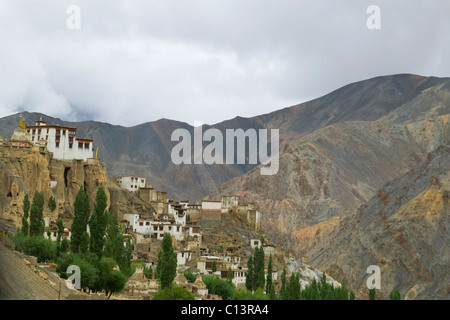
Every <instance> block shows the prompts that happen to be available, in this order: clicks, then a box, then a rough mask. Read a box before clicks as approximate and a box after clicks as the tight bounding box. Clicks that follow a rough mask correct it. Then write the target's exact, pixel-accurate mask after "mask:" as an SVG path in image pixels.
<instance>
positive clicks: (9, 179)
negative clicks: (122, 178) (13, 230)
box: [0, 146, 110, 227]
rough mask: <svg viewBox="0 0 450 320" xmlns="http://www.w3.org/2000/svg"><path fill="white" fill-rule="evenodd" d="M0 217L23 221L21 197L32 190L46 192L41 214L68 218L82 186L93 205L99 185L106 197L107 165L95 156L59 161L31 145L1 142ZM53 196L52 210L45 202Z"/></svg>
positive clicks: (17, 225)
mask: <svg viewBox="0 0 450 320" xmlns="http://www.w3.org/2000/svg"><path fill="white" fill-rule="evenodd" d="M0 181H1V182H2V183H0V219H2V220H3V221H5V222H9V224H10V225H11V224H13V225H15V226H16V227H19V226H21V225H22V216H23V199H24V197H25V195H26V194H28V195H29V197H30V201H32V198H33V195H34V192H35V191H36V190H37V191H43V192H44V196H45V205H44V213H43V215H44V218H45V217H48V218H50V220H53V221H56V219H57V218H58V216H60V217H63V218H65V220H66V221H65V223H67V222H70V218H71V217H72V215H73V203H74V201H75V197H76V194H77V192H78V190H79V189H80V186H81V187H83V188H84V189H85V190H86V191H87V192H88V193H89V196H90V203H91V208H93V205H94V201H95V195H96V192H97V189H98V187H99V186H104V187H105V189H106V194H107V196H108V200H109V197H110V196H109V191H108V188H107V178H106V168H105V166H104V165H103V164H101V163H100V162H99V161H98V160H95V159H90V160H88V161H87V162H83V161H81V160H73V161H61V160H56V159H53V158H52V155H51V153H48V152H46V151H44V150H42V149H41V150H39V148H37V147H33V148H32V149H19V148H10V147H6V146H0ZM50 196H53V197H54V198H55V200H56V203H57V208H56V210H55V211H54V212H53V213H52V212H51V211H50V209H49V208H48V206H47V202H48V199H49V198H50Z"/></svg>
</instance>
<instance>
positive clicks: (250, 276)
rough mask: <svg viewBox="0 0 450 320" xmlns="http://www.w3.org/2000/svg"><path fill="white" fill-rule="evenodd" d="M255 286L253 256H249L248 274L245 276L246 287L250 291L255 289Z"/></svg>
mask: <svg viewBox="0 0 450 320" xmlns="http://www.w3.org/2000/svg"><path fill="white" fill-rule="evenodd" d="M253 287H254V263H253V256H250V257H248V261H247V275H246V277H245V288H247V290H249V291H253Z"/></svg>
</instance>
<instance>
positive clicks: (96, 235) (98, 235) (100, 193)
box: [89, 186, 108, 258]
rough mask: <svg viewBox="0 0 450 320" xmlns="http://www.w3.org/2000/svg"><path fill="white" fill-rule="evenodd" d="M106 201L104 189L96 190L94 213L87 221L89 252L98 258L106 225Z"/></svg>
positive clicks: (101, 251) (101, 249)
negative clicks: (89, 236) (89, 235)
mask: <svg viewBox="0 0 450 320" xmlns="http://www.w3.org/2000/svg"><path fill="white" fill-rule="evenodd" d="M107 205H108V199H107V197H106V193H105V188H103V186H100V187H99V188H98V190H97V194H96V197H95V204H94V212H93V213H92V216H91V219H90V221H89V230H90V232H91V239H90V246H89V250H90V251H91V252H92V253H95V254H96V255H97V256H98V257H99V258H101V256H102V254H103V246H104V244H105V232H106V224H107V218H108V216H107V214H108V213H107V212H105V210H106V206H107Z"/></svg>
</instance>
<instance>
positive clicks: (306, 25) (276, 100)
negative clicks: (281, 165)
mask: <svg viewBox="0 0 450 320" xmlns="http://www.w3.org/2000/svg"><path fill="white" fill-rule="evenodd" d="M75 2H76V3H75ZM72 4H76V5H78V6H79V7H80V10H81V29H80V30H69V29H67V27H66V19H67V18H68V16H69V15H68V14H67V13H66V9H67V7H68V6H69V5H72ZM370 4H378V5H379V6H380V8H381V19H382V20H381V21H382V28H381V30H375V31H374V30H368V29H367V28H366V19H367V18H368V15H367V13H366V8H367V7H368V6H369V5H370ZM448 9H450V5H449V4H448V1H446V0H443V1H425V0H422V1H417V2H415V5H414V6H411V5H410V4H409V2H408V1H406V0H402V1H395V2H389V3H385V2H382V1H358V2H355V1H349V0H344V1H339V2H337V1H325V0H324V1H312V0H310V1H294V0H281V1H276V2H275V1H269V0H258V1H256V0H253V1H250V0H226V1H225V0H215V1H207V0H189V1H175V0H167V1H138V0H130V1H87V0H85V1H66V0H63V1H57V2H55V1H39V3H37V2H34V1H21V0H14V1H13V0H9V1H8V0H7V1H4V2H2V4H1V5H0V39H1V41H0V70H1V71H0V116H5V115H7V114H10V113H13V112H15V111H17V110H20V109H23V108H24V109H27V110H30V111H40V112H44V113H47V114H49V115H52V116H57V117H60V118H64V119H67V120H86V119H88V118H91V119H94V120H99V121H104V122H110V123H113V124H120V125H126V126H130V125H136V124H139V123H142V122H145V121H153V120H157V119H159V118H163V117H164V118H170V119H175V120H180V121H185V122H189V123H193V121H194V120H201V121H203V123H210V124H212V123H216V122H219V121H222V120H226V119H229V118H233V117H235V116H237V115H239V116H254V115H258V114H262V113H267V112H271V111H273V110H277V109H280V108H283V107H287V106H290V105H293V104H297V103H300V102H303V101H305V100H309V99H313V98H315V97H318V96H320V95H323V94H326V93H328V92H330V91H332V90H334V89H337V88H338V87H340V86H343V85H345V84H348V83H350V82H354V81H359V80H363V79H366V78H370V77H375V76H379V75H384V74H394V73H417V74H423V75H434V76H448V75H449V74H450V65H449V64H448V58H447V57H448V56H449V54H450V40H449V35H450V33H449V28H450V23H449V19H448V17H447V14H448V12H450V11H449V10H448Z"/></svg>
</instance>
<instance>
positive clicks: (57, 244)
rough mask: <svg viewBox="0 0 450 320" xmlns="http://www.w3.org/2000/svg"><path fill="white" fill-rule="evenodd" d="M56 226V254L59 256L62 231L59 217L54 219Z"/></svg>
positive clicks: (61, 221) (62, 227) (62, 225)
mask: <svg viewBox="0 0 450 320" xmlns="http://www.w3.org/2000/svg"><path fill="white" fill-rule="evenodd" d="M56 226H57V227H58V235H57V236H56V255H57V256H59V255H60V254H61V237H62V235H63V233H64V224H63V220H62V219H61V218H59V219H58V220H56Z"/></svg>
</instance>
